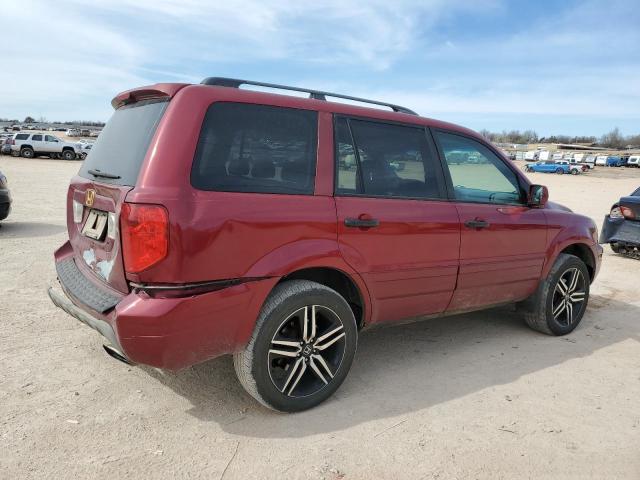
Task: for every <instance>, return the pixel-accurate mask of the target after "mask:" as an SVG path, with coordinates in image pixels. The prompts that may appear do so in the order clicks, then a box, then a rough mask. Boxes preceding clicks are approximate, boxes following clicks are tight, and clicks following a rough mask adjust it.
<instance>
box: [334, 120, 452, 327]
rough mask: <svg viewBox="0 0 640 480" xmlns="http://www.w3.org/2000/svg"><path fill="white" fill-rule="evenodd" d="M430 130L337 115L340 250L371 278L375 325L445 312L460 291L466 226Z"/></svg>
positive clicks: (367, 278) (368, 282)
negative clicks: (447, 190)
mask: <svg viewBox="0 0 640 480" xmlns="http://www.w3.org/2000/svg"><path fill="white" fill-rule="evenodd" d="M427 133H428V132H427V131H426V130H425V129H424V128H423V127H414V126H408V125H398V124H389V123H381V122H374V121H369V120H361V119H348V118H343V117H338V118H336V120H335V140H336V142H335V143H336V186H335V202H336V208H337V214H338V239H339V243H340V250H341V253H342V255H343V257H344V258H345V260H346V261H347V262H348V263H349V264H350V265H351V266H352V267H353V268H354V269H355V270H356V271H358V272H359V273H360V274H361V275H362V277H363V278H364V279H365V280H366V283H367V286H368V288H369V293H370V295H371V298H372V305H373V311H372V312H371V313H372V323H375V322H382V321H394V320H401V319H405V318H411V317H418V316H422V315H428V314H435V313H440V312H442V311H444V310H445V308H446V307H447V305H448V303H449V301H450V299H451V296H452V294H453V290H454V287H455V281H456V272H457V266H458V251H459V247H460V225H459V219H458V214H457V211H456V208H455V205H453V204H452V203H450V202H447V201H445V194H444V177H443V174H442V168H441V165H440V164H439V162H438V160H437V153H436V151H435V149H434V147H433V144H432V143H431V141H430V138H429V137H428V135H427Z"/></svg>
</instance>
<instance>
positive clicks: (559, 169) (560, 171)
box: [556, 168, 564, 175]
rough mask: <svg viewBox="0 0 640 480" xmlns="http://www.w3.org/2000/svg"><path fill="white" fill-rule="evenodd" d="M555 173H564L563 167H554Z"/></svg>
mask: <svg viewBox="0 0 640 480" xmlns="http://www.w3.org/2000/svg"><path fill="white" fill-rule="evenodd" d="M556 173H557V174H558V175H563V174H564V170H563V169H561V168H558V169H556Z"/></svg>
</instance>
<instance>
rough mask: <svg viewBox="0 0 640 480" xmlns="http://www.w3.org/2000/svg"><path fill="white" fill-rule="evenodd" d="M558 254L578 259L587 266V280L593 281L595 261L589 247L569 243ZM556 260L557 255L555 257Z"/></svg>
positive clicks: (583, 244)
mask: <svg viewBox="0 0 640 480" xmlns="http://www.w3.org/2000/svg"><path fill="white" fill-rule="evenodd" d="M558 253H559V254H560V253H567V254H569V255H573V256H574V257H578V258H579V259H580V260H582V262H583V263H584V264H585V265H586V266H587V270H588V271H589V279H590V281H591V282H593V279H594V277H595V274H596V259H595V257H594V255H593V252H592V251H591V247H589V245H587V244H586V243H571V244H569V245H567V246H565V247H564V248H563V249H562V250H561V251H560V252H558ZM556 258H557V255H556ZM554 261H555V259H554Z"/></svg>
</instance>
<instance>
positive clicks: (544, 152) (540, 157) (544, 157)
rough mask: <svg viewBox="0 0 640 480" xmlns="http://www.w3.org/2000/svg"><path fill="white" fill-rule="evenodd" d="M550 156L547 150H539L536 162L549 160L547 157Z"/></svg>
mask: <svg viewBox="0 0 640 480" xmlns="http://www.w3.org/2000/svg"><path fill="white" fill-rule="evenodd" d="M550 154H551V152H549V150H540V151H539V152H538V160H540V161H542V160H549V155H550Z"/></svg>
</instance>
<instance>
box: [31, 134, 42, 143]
mask: <svg viewBox="0 0 640 480" xmlns="http://www.w3.org/2000/svg"><path fill="white" fill-rule="evenodd" d="M31 140H33V141H34V142H41V141H42V135H34V136H33V137H32V138H31Z"/></svg>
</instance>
